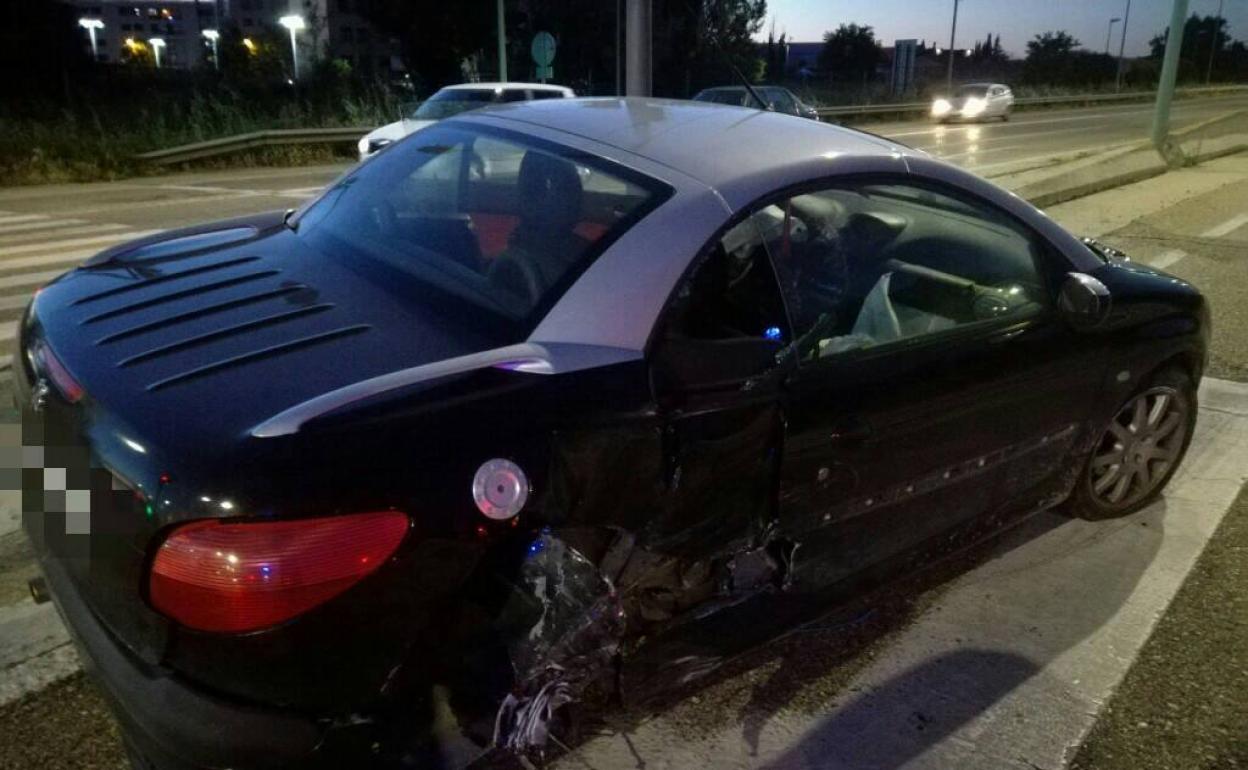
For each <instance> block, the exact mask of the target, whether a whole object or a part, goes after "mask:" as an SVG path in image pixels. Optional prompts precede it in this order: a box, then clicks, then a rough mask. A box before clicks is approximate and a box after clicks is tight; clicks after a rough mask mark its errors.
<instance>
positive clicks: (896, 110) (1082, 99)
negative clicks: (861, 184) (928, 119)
mask: <svg viewBox="0 0 1248 770" xmlns="http://www.w3.org/2000/svg"><path fill="white" fill-rule="evenodd" d="M1178 93H1179V94H1180V95H1184V96H1202V95H1216V94H1221V93H1228V94H1239V93H1248V86H1200V87H1196V88H1180V89H1178ZM1156 95H1157V92H1156V91H1131V92H1129V93H1125V94H1083V95H1075V96H1024V97H1021V98H1019V99H1015V100H1014V105H1015V106H1016V107H1028V106H1040V105H1047V104H1064V105H1071V106H1074V105H1080V104H1102V103H1105V102H1128V101H1135V100H1139V99H1151V98H1153V97H1155V96H1156ZM931 107H932V103H931V102H905V103H894V104H860V105H850V106H845V107H819V108H816V110H815V111H816V112H817V113H819V117H821V118H825V117H827V118H833V117H845V116H852V115H887V114H900V113H909V112H923V113H926V112H927V111H928V110H930V109H931Z"/></svg>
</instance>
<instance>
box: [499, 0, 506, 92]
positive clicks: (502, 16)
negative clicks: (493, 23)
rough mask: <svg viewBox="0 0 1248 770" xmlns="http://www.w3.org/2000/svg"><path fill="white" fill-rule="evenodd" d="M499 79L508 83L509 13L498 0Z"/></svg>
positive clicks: (501, 1) (500, 0) (501, 0)
mask: <svg viewBox="0 0 1248 770" xmlns="http://www.w3.org/2000/svg"><path fill="white" fill-rule="evenodd" d="M498 79H499V81H500V82H503V83H506V82H507V12H506V11H505V10H503V0H498Z"/></svg>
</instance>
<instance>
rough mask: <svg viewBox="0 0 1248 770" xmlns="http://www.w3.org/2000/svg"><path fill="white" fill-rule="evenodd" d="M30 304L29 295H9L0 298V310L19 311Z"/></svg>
mask: <svg viewBox="0 0 1248 770" xmlns="http://www.w3.org/2000/svg"><path fill="white" fill-rule="evenodd" d="M28 302H30V295H29V294H10V295H8V296H6V297H0V310H21V309H22V308H24V307H26V303H28Z"/></svg>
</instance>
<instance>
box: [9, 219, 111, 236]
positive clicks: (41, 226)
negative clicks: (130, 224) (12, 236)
mask: <svg viewBox="0 0 1248 770" xmlns="http://www.w3.org/2000/svg"><path fill="white" fill-rule="evenodd" d="M86 221H87V220H85V219H43V220H40V221H38V222H19V223H17V224H15V225H0V233H19V232H26V231H28V230H49V229H52V228H55V227H68V226H69V225H81V224H86ZM118 226H119V227H120V226H121V225H118Z"/></svg>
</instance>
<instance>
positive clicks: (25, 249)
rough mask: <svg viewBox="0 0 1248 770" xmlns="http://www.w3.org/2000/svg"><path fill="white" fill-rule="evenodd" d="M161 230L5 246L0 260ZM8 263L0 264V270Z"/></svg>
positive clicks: (154, 231)
mask: <svg viewBox="0 0 1248 770" xmlns="http://www.w3.org/2000/svg"><path fill="white" fill-rule="evenodd" d="M159 232H162V230H139V231H137V232H133V231H131V232H123V233H113V234H112V235H96V236H92V237H89V238H70V239H69V240H61V241H42V242H40V243H27V244H23V245H21V246H5V247H0V259H2V258H4V257H9V256H13V255H15V254H30V253H33V252H42V253H47V252H50V251H55V250H57V249H68V248H72V247H75V246H97V245H98V246H102V245H104V244H108V243H116V242H117V241H125V240H131V239H134V238H143V237H145V236H148V235H155V234H156V233H159ZM7 262H8V260H5V261H4V262H0V268H3V267H4V265H5V264H6V263H7Z"/></svg>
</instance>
